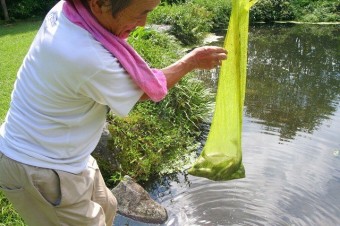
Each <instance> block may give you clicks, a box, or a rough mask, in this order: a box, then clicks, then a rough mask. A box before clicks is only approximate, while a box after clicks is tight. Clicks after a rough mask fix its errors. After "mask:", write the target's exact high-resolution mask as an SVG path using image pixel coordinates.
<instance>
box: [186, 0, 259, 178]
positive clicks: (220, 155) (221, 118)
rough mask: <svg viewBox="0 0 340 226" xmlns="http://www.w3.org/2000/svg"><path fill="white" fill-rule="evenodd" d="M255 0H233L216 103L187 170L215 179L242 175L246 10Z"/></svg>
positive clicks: (246, 36)
mask: <svg viewBox="0 0 340 226" xmlns="http://www.w3.org/2000/svg"><path fill="white" fill-rule="evenodd" d="M256 2H257V0H250V1H249V0H233V1H232V11H231V16H230V22H229V25H228V31H227V36H226V39H225V41H224V45H223V47H224V48H225V49H227V50H228V59H227V60H225V61H224V62H223V63H222V67H221V71H220V75H219V81H218V87H217V94H216V107H215V112H214V116H213V120H212V125H211V128H210V132H209V134H208V138H207V142H206V144H205V146H204V148H203V151H202V153H201V155H200V156H199V157H198V159H197V160H196V162H195V163H194V165H193V166H192V168H191V169H189V174H191V175H194V176H199V177H205V178H208V179H211V180H215V181H224V180H231V179H239V178H244V177H245V169H244V166H243V164H242V149H241V129H242V112H243V104H244V96H245V85H246V73H247V49H248V28H249V10H250V8H251V6H253V5H254V4H255V3H256Z"/></svg>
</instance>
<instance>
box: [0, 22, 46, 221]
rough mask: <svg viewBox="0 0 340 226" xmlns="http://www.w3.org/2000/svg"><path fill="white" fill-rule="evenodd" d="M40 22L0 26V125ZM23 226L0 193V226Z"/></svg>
mask: <svg viewBox="0 0 340 226" xmlns="http://www.w3.org/2000/svg"><path fill="white" fill-rule="evenodd" d="M40 24H41V21H33V22H32V21H29V22H20V23H15V24H12V25H0V123H2V122H3V121H4V119H5V116H6V112H7V110H8V107H9V103H10V99H11V98H10V96H11V92H12V89H13V84H14V81H15V78H16V74H17V71H18V69H19V67H20V65H21V63H22V60H23V59H24V57H25V54H26V52H27V50H28V48H29V46H30V44H31V42H32V40H33V38H34V36H35V34H36V33H37V30H38V28H39V26H40ZM5 225H6V226H8V225H13V226H21V225H25V223H24V222H23V221H22V219H21V218H20V216H19V215H18V214H17V212H16V211H15V210H14V208H13V207H12V205H11V204H10V203H9V202H8V200H7V199H6V198H5V196H4V195H3V193H2V192H0V226H5Z"/></svg>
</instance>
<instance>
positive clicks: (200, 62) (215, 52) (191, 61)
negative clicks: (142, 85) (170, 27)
mask: <svg viewBox="0 0 340 226" xmlns="http://www.w3.org/2000/svg"><path fill="white" fill-rule="evenodd" d="M226 58H227V51H226V50H225V49H223V48H221V47H216V46H203V47H199V48H196V49H194V50H193V51H191V52H190V53H188V54H186V55H185V56H184V57H182V58H181V59H180V60H178V61H176V62H175V63H173V64H171V65H170V66H168V67H166V68H163V69H162V71H163V73H164V75H165V77H166V80H167V87H168V89H170V88H172V87H173V86H174V85H175V84H176V83H177V82H179V81H180V80H181V78H183V77H184V76H185V75H186V74H187V73H189V72H191V71H193V70H195V69H212V68H214V67H216V66H219V65H221V61H222V60H225V59H226ZM147 99H149V98H148V96H147V95H146V94H145V93H144V94H143V96H142V97H141V99H140V100H147Z"/></svg>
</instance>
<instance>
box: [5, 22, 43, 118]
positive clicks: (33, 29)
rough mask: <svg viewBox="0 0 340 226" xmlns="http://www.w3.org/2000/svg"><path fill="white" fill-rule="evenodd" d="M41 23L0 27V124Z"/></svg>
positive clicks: (21, 23)
mask: <svg viewBox="0 0 340 226" xmlns="http://www.w3.org/2000/svg"><path fill="white" fill-rule="evenodd" d="M40 24H41V21H33V22H32V21H29V22H20V23H15V24H10V25H0V59H1V60H0V106H1V107H0V123H1V122H3V120H4V118H5V116H6V112H7V110H8V107H9V103H10V96H11V92H12V89H13V84H14V81H15V78H16V74H17V71H18V69H19V67H20V65H21V63H22V60H23V59H24V57H25V54H26V52H27V50H28V48H29V46H30V44H31V42H32V40H33V38H34V36H35V34H36V33H37V31H38V28H39V26H40Z"/></svg>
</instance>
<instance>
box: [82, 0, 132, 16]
mask: <svg viewBox="0 0 340 226" xmlns="http://www.w3.org/2000/svg"><path fill="white" fill-rule="evenodd" d="M132 1H133V0H99V5H100V6H105V7H110V6H111V13H112V16H116V15H117V13H119V12H120V11H122V10H123V9H125V8H126V7H128V6H129V5H130V4H131V2H132ZM81 2H82V3H83V5H84V6H85V7H87V8H88V9H89V5H88V0H81Z"/></svg>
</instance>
